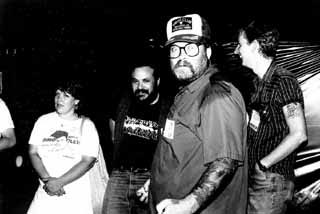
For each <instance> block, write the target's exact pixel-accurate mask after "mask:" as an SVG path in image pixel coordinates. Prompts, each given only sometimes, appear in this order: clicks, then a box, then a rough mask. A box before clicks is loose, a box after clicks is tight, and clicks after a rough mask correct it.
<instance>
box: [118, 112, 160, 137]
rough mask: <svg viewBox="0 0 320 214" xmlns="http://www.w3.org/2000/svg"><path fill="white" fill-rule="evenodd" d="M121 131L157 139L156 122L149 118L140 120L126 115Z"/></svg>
mask: <svg viewBox="0 0 320 214" xmlns="http://www.w3.org/2000/svg"><path fill="white" fill-rule="evenodd" d="M123 132H124V133H125V134H128V135H134V136H137V137H141V138H145V139H151V140H157V134H158V124H157V123H156V122H154V121H151V120H142V119H137V118H133V117H128V116H126V119H125V121H124V125H123Z"/></svg>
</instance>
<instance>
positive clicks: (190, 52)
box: [170, 43, 201, 59]
mask: <svg viewBox="0 0 320 214" xmlns="http://www.w3.org/2000/svg"><path fill="white" fill-rule="evenodd" d="M199 45H201V44H196V43H188V44H186V45H185V46H184V47H180V46H178V45H171V46H170V58H171V59H175V58H178V57H179V56H180V55H181V49H183V50H184V52H185V53H186V54H187V56H190V57H194V56H197V55H198V54H199Z"/></svg>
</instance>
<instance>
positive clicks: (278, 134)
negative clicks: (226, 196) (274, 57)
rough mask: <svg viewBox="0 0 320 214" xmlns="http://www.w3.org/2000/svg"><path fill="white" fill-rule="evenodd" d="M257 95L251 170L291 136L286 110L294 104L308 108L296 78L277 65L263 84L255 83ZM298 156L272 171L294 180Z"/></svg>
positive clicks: (250, 142)
mask: <svg viewBox="0 0 320 214" xmlns="http://www.w3.org/2000/svg"><path fill="white" fill-rule="evenodd" d="M255 89H256V90H255V92H254V93H253V94H252V96H251V101H250V103H249V106H248V107H249V108H248V109H249V115H250V122H249V127H248V152H249V170H250V173H249V174H252V173H253V172H254V165H255V163H256V162H257V161H258V160H261V159H262V158H264V157H265V156H267V155H268V154H270V153H271V152H272V151H273V150H274V149H275V148H276V147H277V146H278V145H279V144H280V143H281V141H282V140H283V139H284V138H285V136H286V135H288V133H289V127H288V125H287V123H286V120H285V116H284V113H283V107H284V106H285V105H288V104H290V103H293V102H298V103H300V104H301V105H302V107H303V106H304V101H303V95H302V90H301V88H300V86H299V83H298V81H297V79H296V78H295V76H294V75H293V74H292V73H290V72H288V71H287V70H286V69H284V68H282V67H280V66H278V65H276V64H275V62H273V63H272V64H271V65H270V67H269V69H268V71H267V72H266V74H265V75H264V77H263V79H262V80H259V79H258V78H256V79H255ZM295 158H296V152H293V153H291V154H290V155H288V156H287V157H286V158H285V159H283V160H282V161H280V162H278V163H276V164H275V165H273V166H271V167H270V168H269V170H270V171H271V172H274V173H278V174H281V175H283V176H285V177H286V178H288V179H293V178H294V163H295Z"/></svg>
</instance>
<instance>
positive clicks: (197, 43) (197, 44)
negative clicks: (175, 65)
mask: <svg viewBox="0 0 320 214" xmlns="http://www.w3.org/2000/svg"><path fill="white" fill-rule="evenodd" d="M188 45H196V47H197V53H196V54H195V55H191V56H190V55H189V54H188V53H187V51H186V47H187V46H188ZM200 45H205V43H203V42H188V43H187V44H186V45H185V46H183V47H181V46H178V45H175V44H172V45H170V46H168V48H169V51H170V52H169V57H170V59H176V58H178V57H179V56H181V49H183V50H184V53H185V54H186V55H187V56H189V57H195V56H198V55H199V52H200V50H199V46H200ZM172 46H175V47H178V48H179V55H178V56H176V57H171V48H172Z"/></svg>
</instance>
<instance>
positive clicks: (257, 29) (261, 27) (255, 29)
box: [240, 21, 280, 58]
mask: <svg viewBox="0 0 320 214" xmlns="http://www.w3.org/2000/svg"><path fill="white" fill-rule="evenodd" d="M240 33H243V35H244V36H245V37H246V39H247V40H248V42H249V43H251V42H253V41H254V40H257V42H259V44H260V47H261V49H260V51H261V53H262V54H263V55H264V56H265V57H272V58H273V57H275V56H276V51H277V47H278V43H279V36H280V34H279V31H278V30H277V29H276V28H275V27H274V26H271V25H268V24H262V23H260V22H258V21H253V22H251V23H250V24H249V25H248V26H247V27H245V28H242V29H240Z"/></svg>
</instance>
